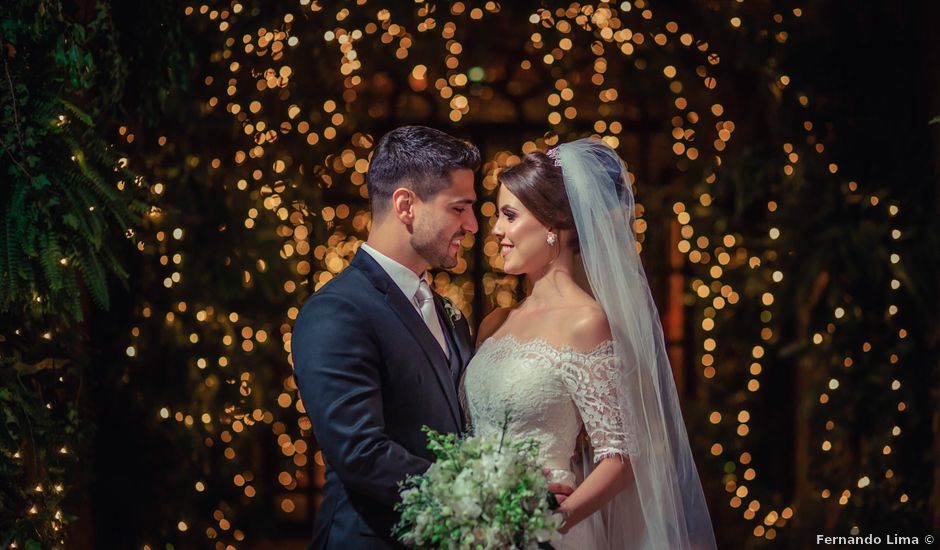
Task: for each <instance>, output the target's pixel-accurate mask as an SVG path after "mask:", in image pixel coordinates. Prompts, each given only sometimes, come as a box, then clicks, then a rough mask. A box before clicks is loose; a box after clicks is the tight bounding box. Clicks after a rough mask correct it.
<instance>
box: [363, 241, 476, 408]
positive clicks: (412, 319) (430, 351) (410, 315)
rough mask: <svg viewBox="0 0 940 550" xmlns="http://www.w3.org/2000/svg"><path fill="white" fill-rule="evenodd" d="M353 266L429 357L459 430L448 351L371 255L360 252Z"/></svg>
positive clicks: (457, 405)
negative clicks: (364, 275) (381, 297)
mask: <svg viewBox="0 0 940 550" xmlns="http://www.w3.org/2000/svg"><path fill="white" fill-rule="evenodd" d="M352 265H355V266H356V267H358V268H359V269H361V270H362V271H363V272H364V273H366V275H368V276H369V278H370V279H371V280H372V282H373V284H375V286H376V288H378V289H379V290H381V291H383V292H384V293H385V302H386V303H387V304H388V306H389V308H391V310H392V311H394V312H395V314H396V315H398V318H399V319H401V322H402V324H403V325H404V326H405V328H407V329H408V331H409V332H410V333H411V335H412V336H414V338H415V340H417V342H418V344H419V345H420V347H421V349H422V351H424V354H425V356H427V359H428V363H430V364H431V370H433V371H434V375H435V376H436V377H437V381H438V383H439V384H440V386H441V390H442V391H443V392H444V395H445V396H446V397H447V404H448V405H449V407H450V412H451V415H453V417H454V421H455V422H457V425H458V426H459V425H460V424H461V420H460V405H459V403H458V401H457V388H456V386H455V385H454V382H453V377H452V375H451V372H450V366H449V365H448V363H447V357H446V356H445V355H444V351H443V350H442V349H441V346H440V344H438V343H437V339H436V338H434V335H433V334H431V331H430V329H428V326H427V325H426V324H425V323H424V319H422V318H421V316H420V315H418V311H417V310H416V309H415V306H414V304H412V303H411V300H409V299H408V298H406V297H405V295H404V294H403V293H402V291H401V289H400V288H398V285H396V284H395V283H394V282H392V280H391V278H390V277H389V276H388V274H387V273H386V272H385V270H384V269H382V267H381V266H380V265H379V264H378V263H377V262H376V261H375V260H373V259H372V258H371V257H369V255H368V253H366V252H362V251H359V252H357V253H356V257H355V258H353V261H352Z"/></svg>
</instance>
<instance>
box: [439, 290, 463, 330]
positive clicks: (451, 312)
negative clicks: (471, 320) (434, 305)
mask: <svg viewBox="0 0 940 550" xmlns="http://www.w3.org/2000/svg"><path fill="white" fill-rule="evenodd" d="M441 299H442V300H443V301H444V311H445V312H447V317H448V318H449V319H450V322H451V324H454V323H456V322H457V321H459V320H461V319H463V314H462V313H461V312H460V309H459V308H458V307H457V306H455V305H454V303H453V302H451V301H450V298H445V297H444V296H441Z"/></svg>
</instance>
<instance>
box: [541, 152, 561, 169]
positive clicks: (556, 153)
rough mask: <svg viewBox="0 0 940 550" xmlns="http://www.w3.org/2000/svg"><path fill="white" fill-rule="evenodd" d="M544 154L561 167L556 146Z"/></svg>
mask: <svg viewBox="0 0 940 550" xmlns="http://www.w3.org/2000/svg"><path fill="white" fill-rule="evenodd" d="M545 154H546V155H548V156H549V157H551V159H552V162H554V163H555V166H557V167H559V168H561V159H560V158H558V147H552V148H551V149H549V150H548V151H546V152H545Z"/></svg>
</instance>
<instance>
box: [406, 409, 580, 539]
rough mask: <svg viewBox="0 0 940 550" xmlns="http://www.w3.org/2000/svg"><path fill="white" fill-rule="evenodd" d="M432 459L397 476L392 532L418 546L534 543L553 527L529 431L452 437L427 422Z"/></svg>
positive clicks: (551, 535) (554, 531)
mask: <svg viewBox="0 0 940 550" xmlns="http://www.w3.org/2000/svg"><path fill="white" fill-rule="evenodd" d="M423 431H424V432H425V433H427V434H428V449H430V450H431V451H432V452H433V453H434V455H435V456H436V458H437V460H436V461H435V462H434V463H433V464H432V465H431V467H430V468H429V469H428V470H427V471H426V472H425V473H424V474H422V475H418V476H411V477H409V478H408V479H406V480H405V481H404V482H402V493H401V496H402V501H401V502H400V503H399V504H398V505H397V506H396V510H398V511H399V512H401V521H400V522H399V523H398V524H397V525H396V526H395V535H396V536H397V537H398V538H399V540H401V541H402V543H404V544H405V545H408V546H413V547H418V548H447V549H457V548H470V549H481V550H482V549H490V548H526V549H531V548H538V547H539V546H540V545H541V546H542V547H548V548H550V546H548V545H547V543H548V542H549V541H551V540H556V539H557V538H558V537H559V536H560V535H559V534H558V528H559V527H561V524H562V520H563V518H562V516H561V514H557V513H554V512H553V511H552V505H551V504H550V502H551V501H552V500H553V499H551V500H550V498H549V497H550V495H551V493H549V492H548V482H547V480H546V479H545V476H544V475H543V473H542V468H541V466H539V463H538V443H536V442H535V441H534V440H532V439H526V440H522V441H510V440H508V439H507V438H506V437H505V434H503V436H502V437H498V438H485V437H467V438H458V437H457V436H456V435H454V434H449V435H442V434H439V433H437V432H435V431H433V430H431V429H429V428H427V427H425V428H424V429H423Z"/></svg>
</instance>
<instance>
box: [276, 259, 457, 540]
mask: <svg viewBox="0 0 940 550" xmlns="http://www.w3.org/2000/svg"><path fill="white" fill-rule="evenodd" d="M435 302H436V305H437V310H438V315H439V317H440V318H441V322H442V325H443V327H444V333H445V338H446V339H447V344H448V348H449V350H450V360H448V358H447V356H445V354H444V351H443V350H442V349H441V346H440V345H439V344H438V343H437V340H436V339H435V338H434V336H433V335H432V334H431V331H430V330H429V329H428V328H427V325H426V324H425V322H424V320H423V319H422V318H421V316H420V315H419V314H418V312H417V310H416V309H415V307H414V305H412V302H411V299H410V298H408V297H405V295H404V294H403V293H402V292H401V290H400V289H399V288H398V285H396V284H395V283H394V281H392V279H391V278H390V277H389V276H388V274H387V273H386V272H385V270H383V269H382V267H381V266H379V264H378V263H377V262H376V261H375V260H374V259H373V258H372V257H371V256H369V255H368V253H366V252H364V251H361V250H360V251H359V252H358V253H357V254H356V257H355V258H354V259H353V261H352V263H351V264H350V266H349V268H347V269H346V270H344V271H343V272H342V273H341V274H339V275H338V276H337V277H336V278H335V279H333V280H332V281H330V282H329V283H327V284H326V285H325V286H324V287H323V288H322V289H320V291H318V292H317V293H316V294H314V295H313V296H312V297H310V298H309V299H308V300H307V302H306V303H305V304H304V307H303V309H302V310H301V312H300V316H299V317H298V318H297V323H296V324H295V326H294V331H293V335H292V337H291V353H292V356H293V361H294V374H295V376H296V378H297V384H298V386H299V388H300V394H301V398H302V400H303V404H304V407H305V408H306V410H307V414H308V415H309V416H310V419H311V421H312V422H313V432H314V435H315V436H316V439H317V443H318V445H319V447H320V449H321V450H322V452H323V457H324V459H325V462H326V485H325V486H324V498H323V503H322V505H321V507H320V510H319V512H318V513H317V518H316V521H315V522H314V534H313V545H312V547H313V548H316V549H334V548H335V549H340V548H342V549H343V550H354V549H359V548H362V549H370V550H371V549H382V548H398V547H399V545H398V543H397V542H396V541H395V539H394V538H393V537H392V535H391V530H392V526H393V525H394V524H395V522H396V521H398V518H399V515H398V514H397V513H396V512H395V511H394V509H393V508H394V505H395V503H397V502H398V501H399V494H398V483H399V482H400V481H402V480H403V479H404V478H405V477H406V476H407V475H409V474H419V473H422V472H424V471H425V470H426V469H427V468H428V466H429V465H430V463H431V461H432V460H433V455H432V454H431V453H430V452H429V451H428V450H427V447H426V445H427V438H426V436H425V434H423V433H422V432H421V427H422V426H424V425H427V426H429V427H430V428H432V429H434V430H436V431H439V432H444V433H459V432H462V431H463V428H464V424H463V420H462V415H461V411H460V406H459V403H458V399H457V381H458V380H459V379H460V375H461V373H462V371H463V369H464V368H465V367H466V365H467V363H468V362H469V361H470V356H471V353H472V343H471V340H470V331H469V326H468V324H467V321H466V319H464V318H463V317H461V318H460V319H459V320H457V321H456V322H454V321H453V320H452V319H451V318H450V317H449V316H448V315H447V314H446V313H445V311H444V307H443V302H442V301H441V298H440V297H439V296H437V295H435Z"/></svg>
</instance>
